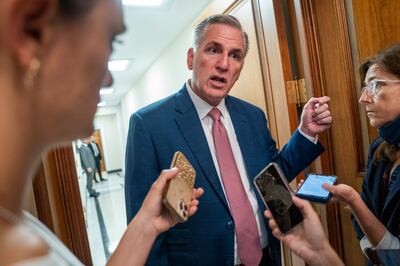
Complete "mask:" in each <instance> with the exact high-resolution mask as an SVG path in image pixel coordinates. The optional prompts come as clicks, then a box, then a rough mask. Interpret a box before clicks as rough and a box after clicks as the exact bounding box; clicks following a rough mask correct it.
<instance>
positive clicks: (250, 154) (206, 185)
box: [125, 86, 323, 266]
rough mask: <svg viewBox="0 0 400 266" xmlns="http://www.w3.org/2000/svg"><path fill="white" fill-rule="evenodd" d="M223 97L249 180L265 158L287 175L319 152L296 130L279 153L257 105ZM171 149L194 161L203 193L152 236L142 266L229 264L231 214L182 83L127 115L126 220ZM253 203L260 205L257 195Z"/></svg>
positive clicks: (163, 166) (231, 260)
mask: <svg viewBox="0 0 400 266" xmlns="http://www.w3.org/2000/svg"><path fill="white" fill-rule="evenodd" d="M225 101H226V107H227V109H228V111H229V114H230V117H231V119H232V123H233V125H234V128H235V133H236V136H237V139H238V142H239V145H240V149H241V152H242V154H243V158H244V162H245V166H246V170H247V173H248V176H249V178H250V179H251V180H250V183H251V184H253V182H252V179H253V178H254V177H255V176H256V175H257V174H258V173H259V172H260V171H261V170H262V169H263V168H264V167H265V166H266V165H267V164H268V163H270V162H272V161H275V162H278V163H279V165H280V166H281V167H282V169H283V171H284V172H285V174H286V176H287V177H288V178H289V180H292V179H293V178H294V177H295V176H296V175H297V174H298V173H299V172H300V171H302V170H303V169H304V168H305V167H306V166H307V165H309V164H310V163H311V162H312V161H313V160H314V159H315V158H316V157H317V156H318V155H319V154H320V153H321V152H322V151H323V147H322V146H321V145H320V144H319V143H318V144H313V143H311V142H310V141H308V140H307V139H306V138H304V137H303V136H302V135H301V134H300V133H299V132H297V131H296V132H295V133H294V135H293V136H292V138H291V140H290V141H289V143H288V144H287V145H286V146H285V147H284V148H283V149H282V151H281V152H279V151H278V150H277V149H276V145H275V141H274V140H273V139H272V138H271V135H270V133H269V130H268V128H267V120H266V118H265V115H264V113H263V111H262V110H261V109H260V108H258V107H256V106H253V105H251V104H249V103H247V102H245V101H242V100H240V99H237V98H235V97H232V96H227V97H226V100H225ZM176 151H181V152H183V153H184V154H185V156H186V157H187V158H188V160H189V161H190V162H191V163H192V164H193V166H194V168H195V169H196V173H197V176H196V183H195V186H196V187H202V188H203V189H204V191H205V193H204V195H203V196H202V197H201V199H200V207H199V210H198V212H197V213H196V215H194V216H193V217H191V218H190V219H189V220H188V221H187V222H186V223H182V224H178V225H176V226H175V227H174V228H172V229H171V230H169V231H168V232H166V233H163V234H161V235H160V236H159V237H158V238H157V240H156V242H155V243H154V246H153V249H152V251H151V253H150V256H149V259H148V261H147V265H157V266H160V265H208V266H209V265H233V263H234V223H233V218H232V215H231V213H230V211H229V207H228V204H227V201H226V199H225V196H224V192H223V189H222V187H221V183H220V180H219V178H218V174H217V172H216V169H215V167H214V163H213V160H212V157H211V153H210V149H209V147H208V143H207V140H206V137H205V134H204V131H203V128H202V126H201V122H200V119H199V117H198V114H197V111H196V109H195V107H194V105H193V103H192V101H191V99H190V97H189V94H188V92H187V90H186V86H184V87H183V88H182V89H181V90H180V91H179V92H177V93H176V94H173V95H171V96H169V97H167V98H165V99H163V100H161V101H158V102H156V103H153V104H151V105H149V106H147V107H145V108H143V109H141V110H139V111H137V112H136V113H134V114H133V115H132V117H131V119H130V126H129V133H128V140H127V148H126V179H125V198H126V209H127V219H128V222H129V221H130V220H131V219H132V218H133V216H134V215H135V214H136V213H137V211H138V210H139V208H140V206H141V204H142V202H143V199H144V198H145V196H146V194H147V192H148V191H149V189H150V186H151V184H152V183H153V182H154V180H155V179H156V178H157V177H158V176H159V174H160V171H161V170H163V169H166V168H169V167H170V164H171V160H172V157H173V154H174V153H175V152H176ZM258 204H259V205H260V206H261V210H262V211H264V210H265V208H264V206H263V205H262V201H261V199H260V198H258ZM266 224H267V223H266ZM267 232H268V234H269V235H268V237H269V239H270V240H269V241H270V243H271V242H272V244H273V247H274V254H275V255H276V258H275V259H276V260H275V261H276V263H275V265H280V251H279V242H278V241H277V239H275V238H273V237H272V235H271V232H270V230H269V228H268V230H267Z"/></svg>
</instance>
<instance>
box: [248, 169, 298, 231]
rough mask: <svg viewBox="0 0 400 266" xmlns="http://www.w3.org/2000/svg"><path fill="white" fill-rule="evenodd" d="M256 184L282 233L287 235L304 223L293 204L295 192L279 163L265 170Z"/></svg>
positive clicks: (255, 180) (258, 177)
mask: <svg viewBox="0 0 400 266" xmlns="http://www.w3.org/2000/svg"><path fill="white" fill-rule="evenodd" d="M254 184H255V186H256V189H257V191H258V192H259V193H260V195H261V196H262V199H263V201H264V204H265V205H266V207H267V208H268V209H269V210H270V211H271V213H272V216H273V217H274V219H275V221H276V223H277V225H278V227H279V229H280V230H281V232H283V233H286V232H288V231H289V230H290V229H292V228H293V227H294V226H296V225H297V224H299V223H300V222H301V221H303V215H302V213H301V212H300V210H299V209H298V208H297V206H296V205H294V204H293V201H292V195H293V191H292V189H291V188H290V187H289V184H288V182H287V179H286V177H285V176H284V175H283V172H282V170H281V169H280V167H279V165H278V164H277V163H270V164H269V165H268V166H267V167H266V168H264V169H263V170H262V171H261V172H260V173H259V174H258V175H257V176H256V177H255V178H254Z"/></svg>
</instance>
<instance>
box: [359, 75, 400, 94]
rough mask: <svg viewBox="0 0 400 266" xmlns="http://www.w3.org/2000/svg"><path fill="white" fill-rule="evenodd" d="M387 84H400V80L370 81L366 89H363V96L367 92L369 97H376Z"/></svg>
mask: <svg viewBox="0 0 400 266" xmlns="http://www.w3.org/2000/svg"><path fill="white" fill-rule="evenodd" d="M387 83H400V80H386V79H373V80H370V81H369V82H368V83H367V84H365V85H364V87H363V88H362V89H361V95H362V94H363V93H364V92H367V94H368V95H369V96H375V95H376V94H377V93H378V92H379V90H380V89H381V87H382V85H385V84H387Z"/></svg>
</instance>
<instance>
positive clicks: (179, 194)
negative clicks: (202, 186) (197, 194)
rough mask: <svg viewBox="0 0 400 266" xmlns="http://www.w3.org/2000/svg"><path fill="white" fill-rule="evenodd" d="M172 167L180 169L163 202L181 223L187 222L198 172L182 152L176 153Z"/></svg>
mask: <svg viewBox="0 0 400 266" xmlns="http://www.w3.org/2000/svg"><path fill="white" fill-rule="evenodd" d="M172 167H177V168H178V174H177V175H176V176H175V177H174V178H173V179H171V180H170V181H169V183H168V184H167V187H166V190H165V193H164V199H163V202H164V204H165V205H166V206H167V208H168V209H170V210H171V211H172V212H173V213H175V214H176V215H177V216H178V218H179V221H180V222H185V221H186V220H187V219H188V217H189V208H190V202H191V201H192V196H193V187H194V180H195V178H196V171H195V170H194V168H193V166H192V165H191V164H190V162H189V161H188V160H187V159H186V157H185V155H183V153H182V152H180V151H177V152H175V154H174V158H173V159H172V163H171V168H172Z"/></svg>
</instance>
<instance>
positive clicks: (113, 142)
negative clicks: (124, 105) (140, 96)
mask: <svg viewBox="0 0 400 266" xmlns="http://www.w3.org/2000/svg"><path fill="white" fill-rule="evenodd" d="M94 127H95V128H96V129H100V134H101V140H102V143H103V152H104V157H105V158H104V160H105V164H106V169H107V171H112V170H117V169H122V170H123V169H124V146H123V139H122V136H123V126H122V118H121V108H120V107H119V106H117V107H108V108H101V109H100V110H99V111H98V112H97V114H96V117H95V119H94Z"/></svg>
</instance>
